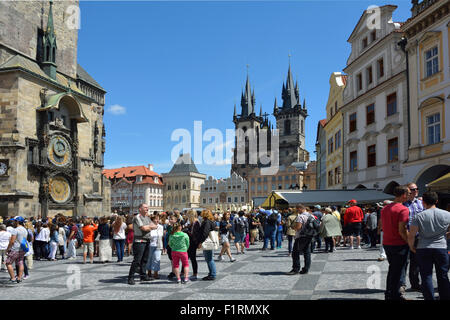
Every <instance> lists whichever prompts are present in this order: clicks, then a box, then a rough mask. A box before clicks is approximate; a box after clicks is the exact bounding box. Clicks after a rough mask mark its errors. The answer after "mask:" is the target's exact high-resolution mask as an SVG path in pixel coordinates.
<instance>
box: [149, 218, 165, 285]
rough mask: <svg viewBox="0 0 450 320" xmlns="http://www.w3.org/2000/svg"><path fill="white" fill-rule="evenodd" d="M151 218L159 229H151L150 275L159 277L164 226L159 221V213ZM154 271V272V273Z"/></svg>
mask: <svg viewBox="0 0 450 320" xmlns="http://www.w3.org/2000/svg"><path fill="white" fill-rule="evenodd" d="M150 220H152V222H153V223H154V224H156V225H157V226H158V228H157V229H154V230H152V231H150V249H149V255H148V256H149V258H148V262H147V272H148V276H149V277H152V276H153V278H154V279H159V274H158V271H159V270H160V268H161V267H160V262H161V250H162V248H163V240H162V237H163V226H162V225H161V224H160V223H159V214H154V215H152V216H151V217H150ZM152 271H153V272H154V274H153V275H152Z"/></svg>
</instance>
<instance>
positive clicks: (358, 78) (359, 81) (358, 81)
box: [356, 73, 362, 91]
mask: <svg viewBox="0 0 450 320" xmlns="http://www.w3.org/2000/svg"><path fill="white" fill-rule="evenodd" d="M356 88H357V89H358V91H361V90H362V74H361V73H358V74H357V75H356Z"/></svg>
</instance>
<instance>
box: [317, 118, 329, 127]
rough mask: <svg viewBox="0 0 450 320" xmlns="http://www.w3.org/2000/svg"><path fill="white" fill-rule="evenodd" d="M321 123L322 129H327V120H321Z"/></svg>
mask: <svg viewBox="0 0 450 320" xmlns="http://www.w3.org/2000/svg"><path fill="white" fill-rule="evenodd" d="M319 123H320V125H321V126H322V127H325V125H326V124H327V119H323V120H319Z"/></svg>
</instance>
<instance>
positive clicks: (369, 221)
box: [364, 207, 378, 248]
mask: <svg viewBox="0 0 450 320" xmlns="http://www.w3.org/2000/svg"><path fill="white" fill-rule="evenodd" d="M364 220H365V225H366V230H367V234H368V236H369V244H370V248H376V247H377V230H378V217H377V210H376V209H375V208H374V207H370V208H368V209H367V214H366V216H365V218H364Z"/></svg>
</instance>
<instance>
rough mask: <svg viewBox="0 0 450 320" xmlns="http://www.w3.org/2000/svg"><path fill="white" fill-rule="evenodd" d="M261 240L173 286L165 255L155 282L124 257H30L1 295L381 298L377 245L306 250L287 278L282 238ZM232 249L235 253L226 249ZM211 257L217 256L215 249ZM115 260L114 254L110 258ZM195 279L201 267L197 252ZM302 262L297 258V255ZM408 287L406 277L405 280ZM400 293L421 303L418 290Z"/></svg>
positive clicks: (1, 278)
mask: <svg viewBox="0 0 450 320" xmlns="http://www.w3.org/2000/svg"><path fill="white" fill-rule="evenodd" d="M261 247H262V243H261V242H258V243H257V244H256V245H254V246H250V248H249V249H248V250H247V252H246V254H244V255H242V254H240V255H236V254H234V257H235V258H236V259H237V261H236V262H234V263H231V262H230V261H229V260H228V257H226V260H225V261H222V262H218V261H216V267H217V279H216V280H215V281H202V280H198V281H191V282H189V283H187V284H177V283H175V282H171V281H169V280H167V275H168V274H169V272H170V270H171V267H170V261H169V259H168V257H167V255H162V257H161V272H160V274H161V279H159V280H153V281H150V282H144V283H140V282H139V280H138V276H137V275H136V285H134V286H130V285H128V284H127V274H128V271H129V268H130V264H131V260H132V258H131V257H125V259H124V261H123V262H122V263H115V262H112V263H107V264H102V263H99V262H97V261H95V260H98V258H95V260H94V264H90V263H87V264H82V257H81V256H80V251H79V253H78V254H79V256H78V257H77V259H76V260H59V261H56V262H50V261H34V266H33V269H32V270H30V277H29V278H28V279H26V280H24V281H23V282H22V283H21V284H8V283H7V282H8V280H9V275H8V274H7V272H4V271H2V272H0V288H1V289H0V299H1V300H20V299H30V300H33V299H39V300H97V299H106V300H145V299H149V300H161V299H164V300H166V299H175V300H184V299H186V300H267V299H271V300H323V299H325V300H329V299H350V300H358V299H370V300H373V299H375V300H383V299H384V289H385V285H386V275H387V269H388V263H387V261H383V262H378V261H377V258H378V254H379V251H378V250H374V249H364V248H363V249H354V250H350V249H348V248H342V247H340V248H337V251H336V252H334V253H322V252H319V253H313V254H312V265H311V269H310V271H309V273H308V274H306V275H300V274H298V275H293V276H289V275H286V274H285V273H286V272H288V271H290V269H291V265H292V260H291V258H290V257H289V256H288V253H287V241H283V247H282V249H277V250H267V251H261V250H260V248H261ZM233 253H235V250H233ZM215 256H216V257H217V253H216V254H215ZM113 259H114V261H115V258H113ZM197 261H198V263H199V273H198V276H199V279H201V278H202V277H204V276H206V275H207V273H208V269H207V266H206V263H205V261H204V258H203V255H202V253H201V252H200V251H199V252H198V258H197ZM301 265H302V266H303V257H301ZM407 284H408V287H409V282H408V281H407ZM406 297H407V298H408V299H412V300H421V299H423V298H422V295H421V294H420V293H418V292H408V291H407V292H406Z"/></svg>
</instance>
